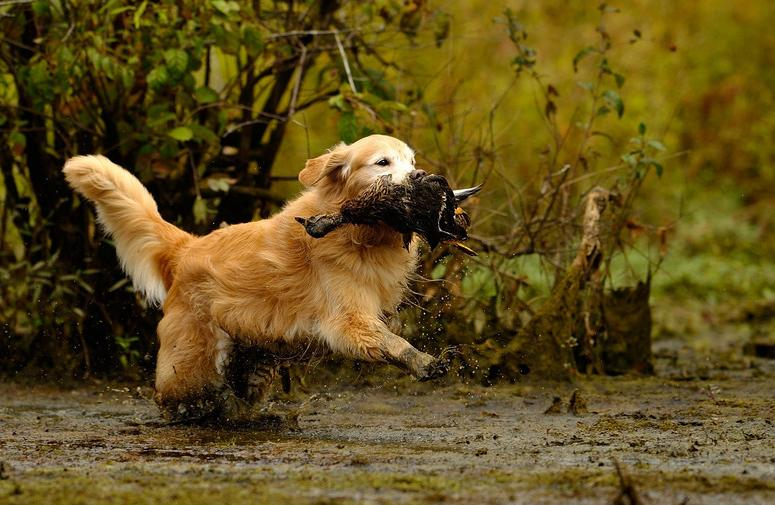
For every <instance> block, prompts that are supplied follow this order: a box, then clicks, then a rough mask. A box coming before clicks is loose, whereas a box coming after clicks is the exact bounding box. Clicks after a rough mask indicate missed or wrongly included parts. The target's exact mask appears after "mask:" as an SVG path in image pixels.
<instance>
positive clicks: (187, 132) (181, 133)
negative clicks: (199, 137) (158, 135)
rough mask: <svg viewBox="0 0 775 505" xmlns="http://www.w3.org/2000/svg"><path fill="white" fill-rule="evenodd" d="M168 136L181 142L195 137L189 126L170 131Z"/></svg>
mask: <svg viewBox="0 0 775 505" xmlns="http://www.w3.org/2000/svg"><path fill="white" fill-rule="evenodd" d="M167 135H169V136H170V137H172V138H173V139H175V140H178V141H180V142H186V141H187V140H191V139H192V138H193V137H194V132H193V131H192V130H191V128H189V127H188V126H178V127H177V128H173V129H172V130H170V131H168V132H167Z"/></svg>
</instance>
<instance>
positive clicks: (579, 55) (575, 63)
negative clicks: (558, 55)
mask: <svg viewBox="0 0 775 505" xmlns="http://www.w3.org/2000/svg"><path fill="white" fill-rule="evenodd" d="M594 52H597V49H596V48H594V47H592V46H587V47H585V48H584V49H582V50H581V51H579V52H578V53H576V56H574V57H573V71H574V72H578V71H579V63H581V60H583V59H584V58H586V57H587V56H589V55H590V54H592V53H594Z"/></svg>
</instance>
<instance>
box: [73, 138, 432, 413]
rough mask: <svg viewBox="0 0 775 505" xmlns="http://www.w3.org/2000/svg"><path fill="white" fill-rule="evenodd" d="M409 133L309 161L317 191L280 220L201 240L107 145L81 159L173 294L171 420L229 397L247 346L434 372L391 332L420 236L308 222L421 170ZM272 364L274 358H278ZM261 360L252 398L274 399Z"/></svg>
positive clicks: (165, 395) (79, 182) (137, 259)
mask: <svg viewBox="0 0 775 505" xmlns="http://www.w3.org/2000/svg"><path fill="white" fill-rule="evenodd" d="M414 162H415V160H414V152H413V151H412V149H410V148H409V146H407V145H406V144H405V143H404V142H401V141H400V140H397V139H395V138H392V137H388V136H384V135H372V136H369V137H366V138H363V139H361V140H359V141H357V142H355V143H353V144H351V145H345V144H339V145H337V146H335V147H334V148H332V149H331V150H330V151H329V152H327V153H325V154H323V155H322V156H319V157H317V158H314V159H311V160H308V161H307V163H306V166H305V167H304V169H303V170H302V171H301V173H300V174H299V181H301V183H302V184H303V185H304V186H305V188H306V189H305V191H304V192H303V193H302V194H301V195H300V196H299V197H298V198H296V199H295V200H293V201H291V202H289V203H288V204H287V205H286V206H285V207H284V208H283V209H282V211H280V212H279V213H278V214H276V215H274V216H272V217H271V218H269V219H265V220H261V221H257V222H250V223H244V224H235V225H232V226H228V227H226V228H222V229H219V230H216V231H213V232H212V233H210V234H208V235H206V236H203V237H197V236H194V235H191V234H189V233H186V232H185V231H183V230H181V229H179V228H177V227H175V226H174V225H172V224H170V223H168V222H166V221H164V220H163V219H162V217H161V216H160V215H159V212H158V211H157V207H156V203H155V201H154V200H153V197H152V196H151V195H150V193H149V192H148V191H147V190H146V188H145V187H144V186H143V185H142V184H141V183H140V181H138V180H137V179H136V178H135V177H134V176H133V175H132V174H130V173H129V172H128V171H126V170H124V169H123V168H121V167H119V166H118V165H115V164H114V163H112V162H111V161H110V160H108V159H107V158H105V157H104V156H76V157H74V158H72V159H70V160H69V161H68V162H67V163H66V164H65V167H64V174H65V177H66V178H67V181H68V182H69V183H70V185H71V186H72V187H73V188H74V189H75V190H76V191H78V192H79V193H80V194H82V195H83V196H85V197H86V198H88V199H89V200H91V201H92V202H94V203H95V205H96V207H97V215H98V219H99V221H100V223H101V224H102V226H103V227H104V229H105V230H106V231H107V232H108V233H109V234H110V235H111V236H112V237H113V238H114V240H115V245H116V251H117V254H118V257H119V259H120V261H121V265H122V266H123V268H124V270H125V271H126V272H127V274H129V276H130V277H131V278H132V280H133V282H134V285H135V287H136V289H138V290H139V291H141V292H143V293H144V295H145V296H146V298H147V299H148V300H149V301H151V302H156V303H161V304H163V310H164V317H163V318H162V320H161V322H160V323H159V326H158V336H159V344H160V347H159V354H158V360H157V367H156V384H155V397H154V398H155V400H156V402H157V404H158V405H159V406H160V407H161V409H162V412H163V413H164V414H165V415H167V416H170V417H181V416H187V415H194V414H195V413H196V412H198V413H208V412H213V411H217V410H218V409H219V408H222V407H223V405H222V403H223V402H222V401H221V398H225V397H226V394H224V393H223V391H224V388H226V387H227V375H228V367H229V361H230V359H232V350H233V349H234V348H237V347H238V348H259V349H261V348H263V349H267V350H271V349H273V348H274V347H276V346H277V345H285V344H290V345H306V344H307V343H309V342H311V343H319V344H322V345H324V346H325V347H327V348H328V349H330V350H331V351H334V352H338V353H340V354H342V355H345V356H348V357H351V358H355V359H359V360H367V361H375V362H387V363H392V364H395V365H397V366H399V367H402V368H403V369H405V370H407V371H409V372H410V373H411V374H413V375H414V376H416V377H418V378H421V379H422V378H428V377H429V376H430V375H432V374H438V373H443V371H442V372H439V371H438V367H437V361H436V360H435V359H434V358H433V357H432V356H430V355H429V354H426V353H423V352H420V351H418V350H417V349H415V348H414V347H413V346H412V345H411V344H409V342H407V341H406V340H404V339H403V338H401V337H399V336H398V335H396V334H394V333H393V332H392V331H390V330H389V329H388V326H387V325H386V324H385V321H384V319H383V317H384V314H386V313H390V312H392V311H394V310H395V309H396V307H397V305H398V304H399V302H400V301H401V299H402V296H403V294H404V291H405V289H406V285H407V277H408V275H409V274H410V273H411V272H412V270H413V269H414V268H415V266H416V262H417V255H416V252H417V247H416V240H415V241H413V243H412V244H411V245H410V247H409V248H408V250H407V249H406V248H404V247H403V240H402V236H401V235H400V234H399V233H398V232H396V231H394V230H393V229H391V228H388V227H387V226H385V225H373V226H356V225H348V226H345V227H343V228H341V229H339V230H337V231H335V232H333V233H331V234H330V235H328V236H326V237H325V238H322V239H314V238H311V237H310V236H309V235H307V233H306V232H305V230H304V227H302V226H301V225H299V223H297V222H296V220H295V218H296V217H297V216H301V217H308V216H313V215H317V214H326V213H330V212H335V211H336V210H338V208H339V207H340V206H341V204H342V203H343V202H344V201H346V200H348V199H351V198H353V197H355V196H356V195H357V194H358V193H359V192H361V191H362V190H363V189H365V188H366V187H367V186H369V185H370V184H371V183H372V182H374V181H375V180H376V179H377V178H378V177H380V176H381V175H384V174H391V176H392V179H393V181H395V182H399V181H401V180H402V179H403V178H404V177H406V176H407V175H408V174H409V173H410V172H412V171H413V170H415V167H414ZM267 363H268V364H267ZM267 363H262V364H261V365H260V366H259V365H257V366H255V367H253V368H252V369H251V374H252V377H249V378H248V386H247V391H246V392H245V393H244V394H243V395H242V396H243V397H244V399H245V400H247V401H248V402H249V403H255V402H258V401H260V400H261V399H262V397H263V396H264V394H265V393H266V390H267V387H268V385H269V384H270V383H271V380H272V378H273V377H274V376H275V373H276V366H275V364H274V362H271V361H269V362H267Z"/></svg>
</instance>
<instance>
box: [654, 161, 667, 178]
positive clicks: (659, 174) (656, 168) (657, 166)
mask: <svg viewBox="0 0 775 505" xmlns="http://www.w3.org/2000/svg"><path fill="white" fill-rule="evenodd" d="M651 166H653V167H654V171H655V172H656V174H657V177H662V172H663V171H664V168H663V167H662V165H661V164H660V163H657V162H656V161H652V162H651Z"/></svg>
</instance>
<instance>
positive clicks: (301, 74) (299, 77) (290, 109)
mask: <svg viewBox="0 0 775 505" xmlns="http://www.w3.org/2000/svg"><path fill="white" fill-rule="evenodd" d="M306 59H307V46H305V45H304V44H302V45H301V56H299V64H298V70H297V73H296V82H295V83H294V85H293V94H292V95H291V103H290V105H288V115H287V116H286V117H287V118H288V119H291V117H293V114H294V113H295V112H296V100H297V99H298V97H299V88H300V87H301V81H302V78H303V77H304V64H305V60H306Z"/></svg>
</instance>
